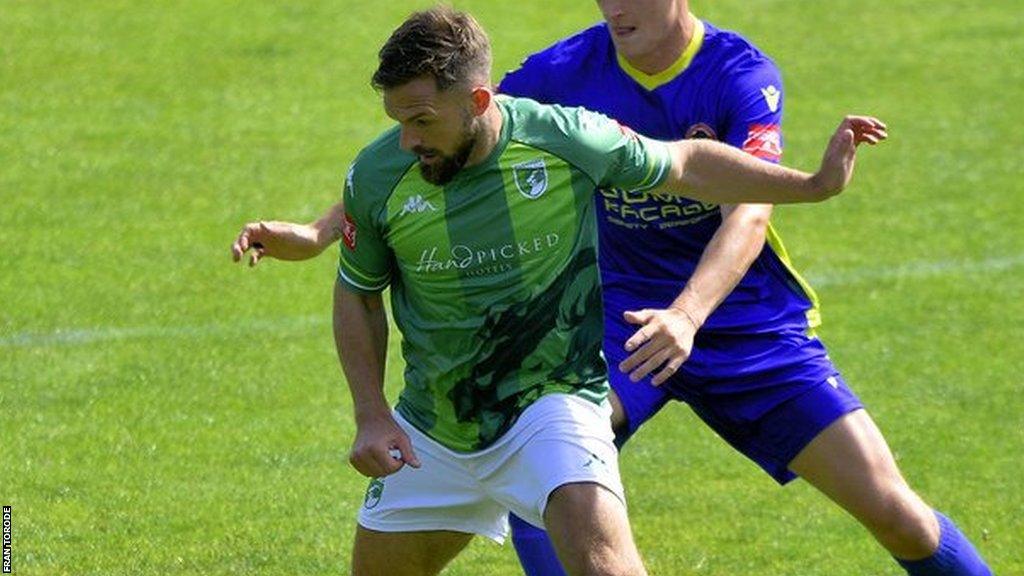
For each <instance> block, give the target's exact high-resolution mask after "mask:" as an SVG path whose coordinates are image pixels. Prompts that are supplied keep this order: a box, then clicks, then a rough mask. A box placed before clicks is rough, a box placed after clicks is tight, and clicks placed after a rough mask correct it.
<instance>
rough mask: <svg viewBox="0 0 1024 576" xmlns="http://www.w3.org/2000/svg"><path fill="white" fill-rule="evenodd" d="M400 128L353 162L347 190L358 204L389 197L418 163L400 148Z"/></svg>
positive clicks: (381, 137)
mask: <svg viewBox="0 0 1024 576" xmlns="http://www.w3.org/2000/svg"><path fill="white" fill-rule="evenodd" d="M399 135H400V131H399V128H398V127H397V126H396V127H394V128H391V129H390V130H388V131H386V132H384V133H383V134H381V135H380V136H378V137H377V138H376V139H375V140H374V141H373V142H371V143H370V144H368V145H367V146H366V147H365V148H363V149H362V150H361V151H360V152H359V154H358V155H357V156H356V159H355V160H354V161H353V162H352V165H351V167H350V168H349V172H348V176H347V178H346V182H345V187H346V190H348V192H349V195H350V196H352V198H353V199H355V200H356V201H364V200H365V201H370V202H373V201H375V200H382V199H385V198H387V197H388V196H389V195H390V194H391V192H392V191H393V190H394V188H395V186H397V185H398V183H399V181H401V179H402V177H403V176H405V174H406V172H408V171H409V169H410V168H412V167H413V166H414V165H415V163H416V156H414V155H413V154H410V153H408V152H406V151H405V150H402V149H401V148H400V147H399Z"/></svg>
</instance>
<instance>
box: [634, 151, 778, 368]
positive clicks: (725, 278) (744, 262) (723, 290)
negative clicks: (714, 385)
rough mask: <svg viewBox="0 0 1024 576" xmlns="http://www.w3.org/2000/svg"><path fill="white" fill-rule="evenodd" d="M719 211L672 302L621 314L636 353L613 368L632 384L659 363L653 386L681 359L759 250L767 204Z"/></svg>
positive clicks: (769, 207) (762, 244)
mask: <svg viewBox="0 0 1024 576" xmlns="http://www.w3.org/2000/svg"><path fill="white" fill-rule="evenodd" d="M759 162H761V161H760V160H759ZM721 210H722V224H721V225H720V226H719V227H718V230H716V231H715V234H714V236H712V237H711V241H710V242H708V245H707V246H706V247H705V248H704V252H703V254H702V255H701V259H700V262H699V263H698V265H697V268H696V270H694V272H693V275H692V276H691V277H690V280H689V281H688V282H687V283H686V286H685V287H684V288H683V290H682V292H680V294H679V296H677V297H676V299H675V300H674V301H673V302H672V304H671V305H670V306H669V307H668V308H667V309H664V310H656V309H645V310H640V311H638V312H626V321H627V322H630V323H632V324H638V325H639V326H640V327H639V329H638V330H637V331H636V333H634V334H633V335H632V336H631V337H630V338H629V340H627V341H626V350H628V351H633V350H636V352H634V353H633V354H632V355H630V356H629V357H628V358H626V359H625V360H624V361H623V362H622V363H621V364H620V365H619V368H620V369H621V370H622V371H623V372H632V373H631V374H630V379H631V380H633V381H634V382H636V381H639V380H640V379H641V378H643V377H644V376H646V375H647V374H649V373H651V372H653V371H654V370H656V369H657V368H658V367H659V366H661V365H663V364H664V368H662V369H661V370H660V371H659V372H658V373H657V374H655V375H654V378H653V379H652V380H651V381H652V383H653V384H655V385H660V384H662V383H664V382H665V380H667V379H668V378H669V377H670V376H671V375H672V374H674V373H675V372H676V370H678V369H679V367H680V366H681V365H682V364H683V363H684V362H686V360H687V359H688V358H689V356H690V351H691V350H692V348H693V339H694V336H695V335H696V333H697V330H699V329H700V327H701V326H702V325H703V324H704V321H705V320H707V318H708V316H710V315H711V313H712V312H714V311H715V309H716V308H718V305H719V304H721V303H722V301H723V300H725V298H726V296H728V295H729V293H731V292H732V290H733V288H735V287H736V285H737V284H738V283H739V281H740V280H741V279H742V278H743V276H744V275H745V274H746V273H747V269H748V268H750V265H751V263H753V261H754V260H755V259H756V258H757V256H758V254H760V253H761V249H762V248H763V246H764V238H765V231H766V229H767V226H768V220H769V218H770V217H771V213H772V206H771V205H770V204H740V205H738V206H733V205H725V206H722V207H721ZM641 346H642V347H641Z"/></svg>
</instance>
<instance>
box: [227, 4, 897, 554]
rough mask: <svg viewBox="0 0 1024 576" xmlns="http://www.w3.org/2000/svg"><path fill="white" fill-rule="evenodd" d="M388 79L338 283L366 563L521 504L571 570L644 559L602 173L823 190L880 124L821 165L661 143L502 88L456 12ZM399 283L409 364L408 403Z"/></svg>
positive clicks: (418, 20) (740, 189)
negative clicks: (597, 195) (604, 240)
mask: <svg viewBox="0 0 1024 576" xmlns="http://www.w3.org/2000/svg"><path fill="white" fill-rule="evenodd" d="M373 84H374V86H375V87H377V88H378V89H379V90H380V91H381V92H382V94H383V100H384V107H385V110H386V112H387V114H388V115H389V116H390V117H391V118H393V119H394V120H395V121H396V122H397V123H398V124H399V125H398V126H397V127H395V128H393V129H392V130H389V131H387V132H385V133H384V134H383V135H381V136H380V137H379V138H378V139H377V140H375V141H374V142H373V143H371V144H370V145H369V146H367V147H366V148H364V149H363V151H362V152H361V153H360V154H359V156H358V157H357V158H356V160H355V162H354V163H353V165H352V167H351V169H350V171H349V173H348V177H347V180H346V185H345V191H344V214H343V215H342V217H341V218H340V220H339V221H340V222H341V223H342V224H341V230H340V232H341V238H342V243H341V257H340V263H339V271H338V282H337V284H336V287H335V301H334V309H335V311H334V324H335V336H336V342H337V347H338V354H339V357H340V359H341V363H342V367H343V369H344V371H345V374H346V377H347V380H348V383H349V388H350V391H351V393H352V397H353V406H354V411H355V419H356V425H357V433H356V438H355V441H354V444H353V448H352V451H351V456H350V461H351V463H352V465H353V466H354V467H355V468H356V469H357V470H358V471H359V472H360V473H362V474H364V475H366V476H369V477H371V478H373V480H372V481H371V484H370V488H369V490H368V492H367V495H366V498H365V500H364V504H363V507H362V509H361V511H360V514H359V527H358V528H357V532H356V539H355V544H354V548H353V555H352V556H353V560H352V562H353V572H354V573H355V574H434V573H437V572H439V571H440V570H441V569H442V568H443V567H444V566H445V564H447V562H448V561H449V560H450V559H451V558H453V557H454V556H455V555H456V554H457V553H458V552H459V551H460V550H461V549H462V548H464V547H465V546H466V544H467V543H468V542H469V540H470V538H471V537H472V535H473V534H481V535H484V536H487V537H490V538H492V539H495V540H498V541H500V540H501V539H503V538H504V535H505V531H506V521H505V516H506V513H507V512H508V511H509V510H511V511H514V512H515V513H516V514H517V515H519V516H520V517H522V518H524V519H526V520H528V521H530V522H532V523H535V524H537V525H539V526H544V527H545V528H547V529H548V531H549V532H550V534H551V538H552V541H553V542H554V544H555V547H556V549H557V550H558V554H559V557H560V558H561V560H562V561H563V563H564V564H565V567H566V569H567V571H568V572H569V573H570V574H643V573H644V569H643V565H642V562H641V560H640V557H639V554H638V553H637V551H636V547H635V545H634V544H633V541H632V537H631V535H630V530H629V524H628V520H627V517H626V510H625V504H624V496H623V493H622V486H621V482H620V479H619V475H618V464H617V454H616V450H615V447H614V445H613V443H612V431H611V427H610V424H609V420H608V413H609V412H608V411H609V406H608V403H607V401H606V395H607V382H606V368H605V365H604V361H603V359H602V357H601V354H600V349H601V322H602V315H601V311H600V307H601V298H600V292H599V284H598V274H597V266H596V262H597V260H596V236H595V229H594V226H595V220H594V203H593V201H592V194H593V191H594V189H595V188H598V187H619V188H623V189H627V190H645V189H650V190H657V191H659V192H665V193H673V194H683V193H685V194H686V196H687V197H690V198H695V199H700V200H705V201H708V202H729V203H735V202H773V203H782V202H798V201H817V200H822V199H824V198H827V197H829V196H831V195H832V194H834V193H837V192H838V191H840V190H841V189H842V188H843V187H845V185H846V184H847V183H848V181H849V178H850V175H851V174H852V169H853V161H854V157H855V148H856V145H857V144H859V143H862V142H869V143H874V142H877V141H878V140H880V139H882V138H884V137H885V130H884V126H883V125H882V124H881V123H880V122H878V121H877V120H874V119H871V118H865V117H848V118H847V119H846V120H844V121H843V122H842V123H841V124H840V126H839V128H838V129H837V131H836V134H835V135H834V136H833V138H832V140H831V141H830V143H829V146H828V148H827V150H826V153H825V156H824V159H823V161H822V166H821V168H820V169H819V171H818V172H817V173H815V174H813V175H812V174H807V173H804V172H800V171H796V170H791V169H787V168H784V167H780V166H775V165H771V164H768V163H764V162H761V161H759V160H757V159H755V158H753V157H751V156H749V155H746V154H744V153H742V152H740V151H738V150H735V149H732V148H729V147H727V146H725V145H722V144H719V143H715V142H708V141H689V142H675V143H663V142H657V141H654V140H649V139H647V138H644V137H641V136H638V135H636V134H634V133H632V132H631V131H629V130H628V129H625V128H623V127H621V126H619V125H618V124H617V123H616V122H614V121H612V120H610V119H608V118H607V117H604V116H601V115H599V114H595V113H592V112H589V111H586V110H584V109H579V108H561V107H552V106H542V105H540V104H537V103H536V102H534V101H532V100H524V99H513V98H497V97H495V96H494V94H493V93H492V91H491V88H490V48H489V43H488V41H487V38H486V35H485V34H484V32H483V31H482V30H481V29H480V27H479V26H478V25H477V24H476V22H475V21H474V20H473V19H472V18H471V17H469V16H468V15H466V14H464V13H459V12H455V11H452V10H451V9H448V8H435V9H432V10H429V11H426V12H420V13H416V14H413V15H412V16H411V17H410V18H409V19H408V20H406V22H405V23H403V24H402V26H401V27H399V28H398V29H397V30H396V31H395V32H394V34H392V36H391V37H390V39H389V40H388V41H387V43H386V44H385V46H384V47H383V48H382V50H381V52H380V65H379V67H378V70H377V72H376V73H375V74H374V78H373ZM314 240H315V239H314ZM302 241H303V240H302V239H301V238H299V239H298V242H299V243H300V244H301V242H302ZM239 248H242V250H243V251H244V249H245V248H248V246H245V247H241V246H240V247H239ZM387 287H390V289H391V303H392V310H393V313H394V315H395V323H396V325H397V326H398V328H399V330H400V331H401V332H402V335H403V343H402V352H403V356H404V358H405V360H406V364H407V368H406V371H405V375H404V380H405V388H404V389H403V390H402V392H401V395H400V398H399V401H398V404H397V406H396V408H395V409H394V410H392V409H391V408H390V407H389V405H388V402H387V400H386V399H385V397H384V394H383V381H384V360H385V357H386V350H387V339H388V334H387V332H388V331H387V326H388V323H387V318H386V315H385V311H384V306H383V299H382V291H383V290H384V289H385V288H387Z"/></svg>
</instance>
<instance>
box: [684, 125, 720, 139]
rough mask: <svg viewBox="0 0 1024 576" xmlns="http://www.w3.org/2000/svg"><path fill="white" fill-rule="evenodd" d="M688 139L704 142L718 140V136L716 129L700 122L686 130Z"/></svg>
mask: <svg viewBox="0 0 1024 576" xmlns="http://www.w3.org/2000/svg"><path fill="white" fill-rule="evenodd" d="M686 138H687V139H690V138H698V139H704V140H718V135H717V134H715V129H714V128H712V127H711V126H708V125H707V124H705V123H703V122H700V123H697V124H694V125H693V126H690V127H689V128H688V129H687V130H686Z"/></svg>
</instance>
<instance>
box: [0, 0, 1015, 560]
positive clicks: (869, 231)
mask: <svg viewBox="0 0 1024 576" xmlns="http://www.w3.org/2000/svg"><path fill="white" fill-rule="evenodd" d="M455 4H456V6H457V7H460V8H465V9H468V10H470V11H472V12H474V13H475V14H477V15H478V17H479V18H480V19H481V21H482V22H483V24H484V25H485V26H486V27H487V28H488V29H489V31H490V33H491V37H492V41H493V43H494V46H495V74H496V78H497V77H498V76H499V75H500V74H501V72H502V71H504V70H507V69H509V68H512V67H514V66H515V65H516V63H517V62H518V61H519V59H520V58H521V57H522V56H524V55H525V54H527V53H528V52H529V51H531V50H535V49H539V48H540V47H542V46H544V45H546V44H547V43H549V42H550V41H553V40H555V39H556V38H558V37H560V36H563V35H566V34H568V33H570V32H572V31H574V30H577V29H579V28H581V27H583V26H585V25H588V24H589V23H591V22H593V21H595V20H596V19H597V18H598V13H597V9H596V7H595V5H594V4H593V3H592V2H586V1H578V2H558V3H556V4H557V7H556V8H553V7H552V4H553V3H551V2H543V1H541V0H520V1H517V2H493V1H489V2H488V1H483V0H473V1H468V0H467V1H458V2H456V3H455ZM426 5H428V3H426V2H408V1H404V0H402V1H397V2H369V1H355V0H347V1H342V2H335V3H331V2H319V1H309V2H302V3H276V2H266V1H259V2H257V1H250V2H238V1H230V0H226V1H223V2H214V1H205V2H204V1H198V0H179V1H175V2H169V1H166V0H155V1H153V2H145V3H136V2H125V1H113V0H96V1H93V2H71V1H67V0H0V246H2V249H3V254H2V255H0V503H3V504H5V505H12V506H13V520H14V534H13V550H14V555H13V560H14V568H15V573H16V574H23V575H29V574H33V575H44V574H68V575H99V574H104V575H105V574H132V575H134V574H144V575H164V574H273V575H276V574H341V573H345V571H346V566H347V563H348V555H349V548H350V543H351V537H352V534H353V528H354V518H355V512H356V507H357V506H358V504H359V503H360V501H361V496H362V493H363V490H364V488H365V485H366V482H365V481H364V479H363V478H362V477H360V476H359V475H358V474H356V472H355V471H354V470H352V469H351V468H350V467H348V465H347V462H346V459H345V456H346V453H347V450H348V447H349V444H350V442H351V439H352V437H353V424H352V421H351V418H350V414H351V410H350V402H349V397H348V393H347V391H346V387H345V384H344V381H343V379H342V377H341V376H340V371H339V369H338V367H337V360H336V358H335V353H334V349H333V343H332V339H331V337H330V325H329V322H328V315H329V307H330V290H331V286H332V282H333V277H334V267H335V263H334V260H335V257H334V256H335V253H334V251H333V250H332V251H330V252H329V253H328V255H327V256H325V257H322V258H320V259H319V260H316V261H314V262H309V263H305V264H283V263H279V262H270V263H267V264H265V265H261V266H260V267H258V268H257V269H255V270H249V269H246V268H243V267H241V266H237V265H232V263H231V262H230V258H229V253H228V246H229V244H230V242H231V241H232V240H233V238H234V236H235V234H236V233H237V230H238V229H239V228H240V226H241V225H242V224H243V223H244V222H245V221H247V220H251V219H254V218H260V217H262V218H270V217H279V218H288V219H299V220H302V219H311V218H313V217H315V216H316V215H318V214H319V212H320V211H321V210H322V209H324V208H325V207H326V206H328V205H329V204H331V203H332V202H333V201H334V200H335V199H336V196H337V194H338V192H339V191H340V186H341V183H342V178H343V175H344V173H345V170H346V166H347V164H348V162H349V161H350V160H351V159H352V158H353V156H354V154H355V153H356V151H357V150H358V149H359V148H360V147H361V146H362V145H363V144H365V143H366V142H367V141H368V140H369V139H371V138H372V137H373V136H375V135H376V134H377V133H378V132H379V131H381V130H382V129H383V128H385V127H386V126H388V122H387V121H386V118H385V117H384V115H383V113H382V112H381V110H380V105H379V100H378V96H377V95H376V94H375V93H374V92H373V91H372V90H371V89H370V88H369V87H368V78H369V75H370V73H371V72H372V70H373V68H374V65H375V54H376V49H377V48H378V47H379V45H380V44H381V42H382V41H383V40H384V39H385V38H386V36H387V35H388V34H389V33H390V31H391V30H392V29H393V28H394V26H396V25H397V23H398V22H400V21H401V19H402V18H403V17H404V16H405V15H406V14H407V13H408V12H409V11H410V10H411V9H413V8H417V7H422V6H426ZM693 9H694V10H695V11H696V12H697V13H698V14H699V15H700V16H702V17H704V18H706V19H708V20H710V21H712V22H714V23H716V24H718V25H720V26H723V27H728V28H732V29H736V30H739V31H741V32H743V33H745V34H746V35H747V36H748V37H750V38H751V39H752V40H754V41H755V42H756V43H757V44H759V45H760V46H761V47H762V48H763V49H764V50H765V51H767V52H768V53H770V54H772V55H773V56H774V57H775V59H776V61H777V62H778V64H779V65H780V67H781V68H782V70H783V71H784V74H785V81H786V87H787V104H786V105H787V116H786V132H787V152H786V159H787V162H788V163H790V164H794V165H796V166H800V167H804V168H813V167H815V166H816V165H817V161H818V153H819V150H820V149H821V146H822V145H823V143H824V140H825V138H826V137H827V135H828V134H829V133H830V132H831V130H832V128H833V126H834V124H835V123H836V122H837V121H838V119H839V117H840V115H841V114H843V113H845V112H848V111H867V112H870V113H873V114H877V115H879V116H881V117H882V118H884V119H885V120H886V121H887V122H888V123H889V126H890V129H891V130H890V132H891V138H892V139H891V141H890V142H888V143H887V144H885V145H884V146H882V147H880V148H878V149H873V150H869V151H868V153H866V154H864V155H862V158H861V160H860V172H859V173H858V175H857V176H856V178H855V180H854V185H853V186H852V188H851V190H849V192H848V193H847V194H846V195H844V196H843V197H841V198H839V199H837V200H835V201H831V202H828V203H826V204H823V205H818V206H811V207H798V208H784V209H780V210H778V211H777V216H776V224H777V226H778V227H779V228H780V229H781V231H782V233H783V234H784V236H785V238H786V240H787V244H788V246H789V248H790V251H791V253H792V255H793V257H794V260H795V262H796V263H797V265H798V267H799V268H800V269H801V270H802V271H804V272H805V273H806V275H807V276H808V277H809V278H810V279H811V280H812V282H813V283H816V284H817V285H818V287H819V292H820V295H821V296H822V299H823V301H824V308H823V311H824V315H825V325H824V327H823V329H822V330H821V334H822V337H823V339H824V340H825V341H826V343H828V344H829V346H830V347H831V349H832V356H833V358H834V360H835V361H836V362H837V363H838V365H839V366H840V367H841V368H842V369H843V371H844V374H845V376H846V379H847V381H848V382H850V383H851V385H852V386H853V387H854V388H855V389H856V390H857V391H858V392H859V393H860V394H861V396H862V397H863V399H864V400H865V402H866V403H867V404H868V405H869V407H870V409H871V411H872V413H873V415H874V416H875V418H876V420H877V421H878V422H879V424H880V426H881V427H882V429H883V430H884V431H886V433H887V436H888V439H889V441H890V443H891V444H892V446H893V449H894V451H895V452H896V453H897V455H898V457H899V461H900V464H901V466H902V468H903V470H904V472H905V474H906V475H907V477H908V478H909V480H910V481H911V483H912V484H913V485H914V486H915V487H916V488H917V489H918V490H919V491H920V493H921V494H922V495H923V496H924V497H925V498H926V499H927V500H928V501H929V502H931V503H934V504H935V505H937V506H939V507H940V508H942V509H943V510H944V511H946V512H947V513H948V514H949V515H950V516H952V517H954V518H955V519H956V520H957V521H958V522H959V524H960V525H961V527H962V528H963V529H964V531H965V532H966V533H967V534H968V535H969V536H970V537H971V538H972V539H973V540H974V541H975V542H976V543H977V544H978V546H979V547H980V549H981V551H982V553H983V554H984V555H985V556H986V557H987V558H988V559H989V560H990V561H991V564H992V566H993V567H994V569H995V571H996V573H997V574H1000V575H1011V576H1012V575H1021V574H1024V519H1022V512H1024V487H1022V484H1021V483H1022V481H1021V476H1022V475H1024V400H1022V392H1024V376H1022V370H1024V343H1022V342H1024V234H1022V231H1024V187H1022V185H1021V176H1022V171H1024V170H1022V168H1024V161H1022V159H1021V158H1022V150H1024V129H1022V128H1021V127H1022V126H1024V107H1022V103H1024V66H1022V64H1021V62H1022V61H1024V36H1022V34H1021V30H1022V29H1024V5H1022V4H1021V2H1020V1H1019V0H989V1H986V2H975V1H968V0H955V1H948V2H927V1H924V0H861V1H858V2H854V1H852V0H834V1H831V2H824V1H817V0H791V1H782V0H716V1H711V0H693ZM393 344H394V343H393ZM389 375H390V382H389V389H390V392H391V395H392V396H391V397H394V392H395V391H396V390H397V389H398V387H399V385H400V383H399V381H398V380H399V375H400V369H399V358H398V355H397V346H393V347H392V363H391V366H390V368H389ZM622 468H623V474H624V478H625V481H626V483H627V487H628V493H629V497H630V499H631V500H630V501H631V515H632V518H633V523H634V527H635V532H636V536H637V539H638V541H639V544H640V547H641V549H642V550H643V552H644V554H645V557H646V559H647V561H648V565H649V567H650V570H651V572H652V573H653V574H661V575H674V574H699V575H723V576H724V575H739V574H743V575H746V574H757V575H762V574H765V575H801V576H811V575H828V576H836V575H848V574H849V575H864V574H898V573H899V571H898V570H897V569H896V568H895V565H894V564H893V563H892V562H891V561H889V560H888V559H887V558H886V556H885V555H884V553H883V551H882V550H881V548H879V547H878V546H877V545H875V544H874V543H873V541H871V540H870V539H869V537H868V536H867V535H866V534H865V533H864V532H863V531H862V530H861V529H860V528H859V527H858V526H857V525H856V524H855V523H854V522H853V521H852V520H851V519H849V518H848V517H846V516H845V515H844V514H843V513H842V512H840V511H839V510H838V509H836V508H834V507H832V506H830V505H828V504H827V502H825V500H824V499H823V498H822V497H821V496H819V495H818V494H816V493H815V492H813V491H812V490H811V489H810V488H809V487H808V486H806V485H804V484H802V483H799V482H798V483H796V484H794V485H793V486H790V487H788V488H786V489H779V488H777V487H776V486H775V485H774V484H773V483H772V482H771V481H770V480H769V479H768V478H767V477H766V476H764V475H763V474H761V473H760V472H759V471H758V470H757V469H756V468H755V467H754V466H753V465H752V464H750V463H748V462H747V461H745V460H743V459H742V458H741V457H739V456H737V455H736V454H734V453H733V452H731V451H730V449H728V448H727V447H726V446H725V445H724V444H723V443H722V442H721V441H720V440H718V439H717V438H716V437H715V436H714V435H713V434H712V433H711V432H710V431H708V430H707V429H706V428H704V427H703V426H702V425H701V424H700V422H699V421H697V419H696V418H695V417H694V416H692V415H691V414H690V413H689V411H688V410H687V409H685V408H683V407H679V406H672V407H670V408H669V409H667V410H666V411H665V413H664V414H662V415H661V416H660V417H659V418H657V419H656V420H655V421H653V422H652V423H651V425H650V426H649V427H648V428H647V429H646V430H645V431H644V432H643V433H641V434H640V435H639V436H638V437H637V438H636V439H635V440H634V441H633V442H632V443H631V445H630V447H629V448H628V449H627V450H626V451H625V452H624V454H623V458H622ZM447 573H448V574H452V575H470V574H494V575H504V574H516V573H518V566H517V563H516V561H515V559H514V554H513V553H512V550H511V547H510V546H505V547H497V546H494V545H492V544H489V543H487V542H484V541H482V540H481V541H477V542H475V543H474V544H473V545H472V546H471V548H470V549H469V551H468V552H467V553H466V554H464V555H463V556H462V557H460V558H459V559H457V560H456V562H455V563H454V564H453V565H452V566H451V568H450V569H449V570H448V572H447Z"/></svg>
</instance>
